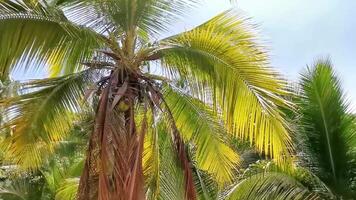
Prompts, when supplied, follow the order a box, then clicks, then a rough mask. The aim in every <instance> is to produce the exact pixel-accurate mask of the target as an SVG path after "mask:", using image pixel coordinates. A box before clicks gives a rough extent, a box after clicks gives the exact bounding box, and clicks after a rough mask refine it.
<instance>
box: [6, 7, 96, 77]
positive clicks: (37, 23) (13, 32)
mask: <svg viewBox="0 0 356 200" xmlns="http://www.w3.org/2000/svg"><path fill="white" fill-rule="evenodd" d="M11 2H14V3H13V4H15V5H16V6H13V5H12V6H11V7H10V8H6V7H9V6H7V5H8V1H1V2H0V7H5V8H3V9H1V11H0V72H1V73H0V75H1V77H2V78H3V77H4V76H7V75H8V74H9V73H10V72H11V71H13V70H18V69H21V70H25V71H27V70H38V69H40V68H44V67H46V66H49V70H48V71H50V72H51V73H52V74H53V75H57V74H61V73H62V74H68V73H71V72H74V71H79V70H80V69H81V68H82V65H81V64H80V63H81V62H83V61H85V60H87V59H89V58H92V56H93V52H94V50H96V49H97V48H100V47H101V45H102V44H103V39H102V36H100V35H98V34H97V33H96V32H94V31H92V30H90V29H88V28H85V27H82V26H78V25H75V24H73V23H71V22H70V21H68V19H67V18H66V17H65V16H64V14H63V13H61V11H60V10H58V9H55V8H48V7H45V6H43V5H42V4H36V6H27V5H26V4H22V3H20V2H18V1H11Z"/></svg>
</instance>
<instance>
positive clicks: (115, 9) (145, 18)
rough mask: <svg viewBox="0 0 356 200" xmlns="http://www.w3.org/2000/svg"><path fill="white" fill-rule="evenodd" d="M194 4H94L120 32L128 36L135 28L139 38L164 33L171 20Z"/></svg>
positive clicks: (116, 0) (143, 0)
mask: <svg viewBox="0 0 356 200" xmlns="http://www.w3.org/2000/svg"><path fill="white" fill-rule="evenodd" d="M93 2H95V1H93ZM195 3H196V1H195V0H189V1H184V0H175V1H171V0H105V1H96V2H95V3H94V4H96V5H95V7H96V8H97V10H98V11H99V12H100V13H105V15H106V16H107V18H108V19H110V21H111V22H112V23H113V24H115V25H116V27H117V28H119V29H120V30H121V31H124V32H126V33H128V34H130V32H131V31H136V30H135V29H136V28H137V32H138V34H139V36H141V37H147V36H148V34H149V35H150V36H153V35H155V34H158V33H160V32H161V31H166V30H167V27H168V26H169V25H170V24H171V23H172V22H173V20H175V19H177V18H179V16H180V15H182V14H183V13H184V12H185V11H187V8H189V7H190V6H192V5H194V4H195ZM145 35H146V36H145ZM156 36H157V35H156Z"/></svg>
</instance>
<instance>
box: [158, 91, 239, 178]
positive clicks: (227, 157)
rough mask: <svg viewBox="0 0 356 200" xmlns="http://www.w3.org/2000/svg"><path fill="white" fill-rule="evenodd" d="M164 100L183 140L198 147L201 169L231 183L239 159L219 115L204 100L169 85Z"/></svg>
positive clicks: (196, 152) (198, 159) (198, 164)
mask: <svg viewBox="0 0 356 200" xmlns="http://www.w3.org/2000/svg"><path fill="white" fill-rule="evenodd" d="M164 98H165V101H166V102H167V104H168V107H169V108H170V110H171V112H172V113H173V117H174V120H175V122H176V125H177V128H178V130H179V132H180V133H181V134H182V137H183V139H185V140H186V141H187V142H189V141H192V143H193V145H195V147H194V149H195V157H196V161H197V167H198V168H200V169H202V170H206V171H207V172H208V173H211V174H213V176H214V178H215V179H216V181H217V182H218V183H219V184H224V183H226V182H230V181H231V180H232V177H233V173H234V169H235V168H236V167H237V165H238V163H239V156H238V154H237V153H236V152H235V151H234V150H233V149H231V148H230V147H229V146H228V145H227V144H226V143H227V142H226V141H224V135H225V136H226V134H225V133H226V130H225V128H224V126H223V125H222V122H221V121H219V118H218V116H217V115H215V114H214V112H213V111H212V109H211V108H210V107H208V106H206V105H205V104H204V103H203V102H201V101H200V100H198V99H196V98H193V97H192V96H190V95H188V94H186V93H184V92H182V91H180V90H179V89H177V88H175V89H174V88H173V87H170V86H168V85H167V86H166V87H165V88H164Z"/></svg>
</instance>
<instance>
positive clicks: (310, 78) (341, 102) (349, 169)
mask: <svg viewBox="0 0 356 200" xmlns="http://www.w3.org/2000/svg"><path fill="white" fill-rule="evenodd" d="M300 85H301V91H302V95H301V96H302V97H301V98H300V100H299V114H300V116H299V120H298V121H299V122H300V124H299V125H300V128H299V130H300V131H299V136H300V138H301V144H304V145H303V146H302V148H301V149H302V150H303V151H302V156H305V157H306V159H305V160H306V163H307V166H308V167H310V169H311V171H312V172H314V173H315V174H316V175H317V176H318V177H319V178H320V179H321V180H322V181H323V182H324V183H325V184H326V185H327V186H328V187H329V188H330V190H331V191H332V192H333V193H334V194H335V196H337V197H338V198H342V199H352V198H353V197H355V196H356V190H355V189H356V188H355V180H356V171H355V169H356V151H355V150H356V129H355V125H356V124H355V120H354V117H352V116H351V115H350V114H349V109H348V104H347V103H346V100H345V95H344V94H343V92H342V89H341V85H340V81H339V80H338V78H337V77H336V75H335V73H334V72H333V69H332V64H331V62H330V60H329V59H325V60H318V61H317V62H316V63H315V64H314V66H312V67H311V68H308V69H307V71H306V72H305V73H304V74H303V75H302V80H301V84H300Z"/></svg>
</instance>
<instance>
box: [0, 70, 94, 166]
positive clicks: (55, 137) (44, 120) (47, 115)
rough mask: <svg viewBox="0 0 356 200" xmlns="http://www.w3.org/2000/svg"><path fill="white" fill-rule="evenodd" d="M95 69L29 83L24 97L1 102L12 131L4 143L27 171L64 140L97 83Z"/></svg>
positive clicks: (7, 123)
mask: <svg viewBox="0 0 356 200" xmlns="http://www.w3.org/2000/svg"><path fill="white" fill-rule="evenodd" d="M94 72H95V70H86V71H83V72H80V73H77V74H72V75H68V76H64V77H59V78H50V79H44V80H37V81H32V82H29V83H26V84H25V85H26V86H25V88H24V91H28V93H25V94H23V95H20V96H16V97H12V98H5V99H2V100H0V106H1V107H4V108H5V111H4V113H3V115H5V116H8V117H9V120H8V121H7V122H6V123H5V124H4V125H3V127H1V128H10V129H11V132H12V133H11V136H9V137H8V138H6V139H5V141H4V144H3V145H5V146H7V147H8V148H9V151H10V152H9V154H8V155H9V156H10V159H11V160H12V159H14V161H15V163H17V164H20V165H21V166H22V167H23V168H26V169H35V168H37V167H39V166H40V163H41V162H42V161H43V159H44V158H45V155H48V153H50V152H52V151H53V147H54V146H53V145H54V144H55V142H58V141H60V140H61V139H63V138H64V137H65V136H66V135H67V134H68V132H69V129H70V128H71V126H72V122H73V119H74V117H75V114H76V113H78V112H79V111H80V109H81V105H82V103H83V100H82V99H83V95H84V91H85V90H86V88H88V85H89V84H90V83H93V81H94V80H95V79H93V78H94V77H93V73H94Z"/></svg>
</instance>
